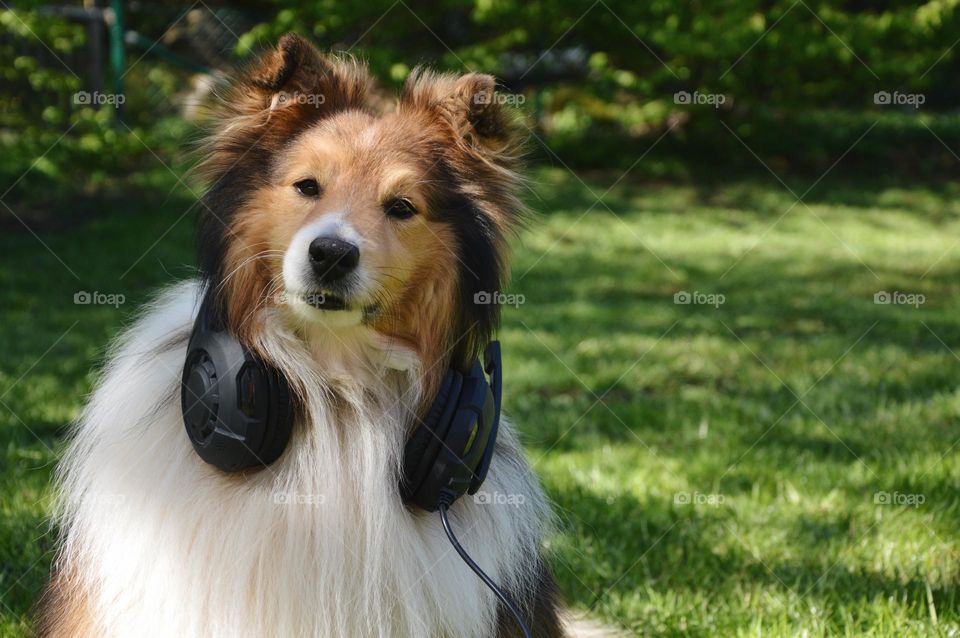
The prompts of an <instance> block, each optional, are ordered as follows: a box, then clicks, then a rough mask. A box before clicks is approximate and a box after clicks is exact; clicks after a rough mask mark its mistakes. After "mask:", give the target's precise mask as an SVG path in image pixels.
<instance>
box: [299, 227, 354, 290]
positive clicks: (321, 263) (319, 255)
mask: <svg viewBox="0 0 960 638" xmlns="http://www.w3.org/2000/svg"><path fill="white" fill-rule="evenodd" d="M359 262H360V249H359V248H357V247H356V245H354V244H351V243H350V242H348V241H343V240H341V239H334V238H332V237H317V238H316V239H314V240H313V241H312V242H310V265H312V266H313V272H314V273H315V274H316V275H317V278H318V279H319V280H320V281H326V282H333V281H337V280H338V279H343V278H344V277H345V276H346V275H347V274H349V273H350V271H351V270H353V269H354V268H356V267H357V264H358V263H359Z"/></svg>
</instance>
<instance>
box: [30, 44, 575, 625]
mask: <svg viewBox="0 0 960 638" xmlns="http://www.w3.org/2000/svg"><path fill="white" fill-rule="evenodd" d="M494 89H495V84H494V80H493V78H492V77H490V76H486V75H478V74H473V73H471V74H467V75H463V76H461V77H456V76H454V75H445V74H437V73H433V72H429V71H423V70H418V71H416V72H414V73H413V74H412V75H411V77H410V78H409V80H408V81H407V82H406V84H405V86H404V88H403V90H402V92H401V94H400V96H399V98H398V99H397V100H396V103H395V106H390V105H385V100H384V99H382V98H377V97H374V92H373V91H372V90H371V80H370V78H369V76H368V74H367V71H366V69H365V67H364V66H363V65H362V64H360V63H358V62H356V61H354V60H352V59H349V58H346V57H336V56H332V55H326V54H322V53H320V52H319V51H318V50H317V49H315V48H314V47H313V46H312V45H311V44H309V43H308V42H307V41H305V40H304V39H302V38H300V37H298V36H295V35H287V36H284V37H283V38H282V39H281V40H280V42H279V45H278V47H277V48H276V49H275V50H272V51H270V52H268V53H267V54H266V55H264V56H263V57H261V58H259V59H258V60H257V61H256V62H255V63H253V64H252V65H251V66H249V67H248V68H247V69H246V70H245V71H244V72H242V73H241V74H239V76H238V77H237V78H236V79H235V80H234V81H233V82H232V83H231V87H230V90H229V91H228V92H227V93H226V94H225V95H224V97H223V98H222V99H221V101H222V106H221V109H220V111H219V113H218V115H217V116H216V118H215V127H214V130H213V132H212V134H211V136H210V138H209V139H208V141H207V142H206V145H205V146H204V148H203V159H202V161H201V166H200V172H201V174H202V175H203V177H204V179H205V180H206V181H207V183H208V188H207V190H206V194H205V195H204V197H203V198H202V201H201V202H200V204H201V208H202V211H201V213H202V215H201V216H202V221H201V224H200V232H199V267H200V277H199V278H198V279H197V280H194V281H188V282H185V283H181V284H178V285H175V286H173V287H172V288H169V289H167V290H166V291H165V292H163V293H162V294H160V296H159V297H158V298H157V299H156V300H155V301H154V302H153V303H152V304H150V305H149V307H148V308H147V309H146V311H145V312H144V313H143V315H142V317H140V319H139V320H138V321H137V322H136V323H135V324H134V325H133V326H132V327H131V328H130V329H128V330H127V331H126V332H125V334H124V335H123V336H122V337H121V338H119V340H118V342H117V343H116V344H115V345H114V346H113V348H112V350H111V352H110V355H109V358H108V362H107V365H106V367H105V370H104V372H103V374H102V378H101V379H100V381H99V383H98V385H97V388H96V390H95V392H94V393H93V396H92V398H91V399H90V401H89V403H88V405H87V406H86V408H85V409H84V410H83V413H82V415H81V417H80V419H79V421H78V423H77V424H76V426H75V427H74V429H73V432H72V436H71V438H70V442H69V445H68V448H67V450H66V454H65V457H64V459H63V461H62V462H61V464H60V466H59V471H58V478H57V486H58V499H57V500H58V502H59V506H58V510H57V514H56V522H57V523H58V524H59V527H60V531H61V537H62V538H61V542H60V545H59V552H58V556H57V559H56V561H55V563H54V566H53V569H52V572H51V573H52V575H51V578H50V581H49V583H48V586H47V590H46V592H45V594H44V596H43V597H42V600H41V605H40V607H41V614H40V620H39V633H40V634H41V635H45V636H70V637H74V638H76V637H85V636H138V637H139V636H230V637H233V636H258V637H259V636H283V637H287V636H414V637H420V636H477V637H479V636H485V637H488V636H501V637H505V636H514V635H519V634H518V632H519V630H518V628H517V626H516V625H515V624H514V622H513V620H512V619H511V618H510V617H509V616H508V615H507V614H506V613H505V609H504V608H503V607H502V606H500V604H499V603H498V601H497V599H496V598H495V597H494V595H493V594H492V593H491V592H490V591H489V590H488V589H486V587H485V586H484V584H483V583H482V582H481V581H480V580H479V579H478V578H477V577H475V575H474V574H473V573H472V572H471V571H470V570H469V569H468V567H467V566H466V565H465V564H463V562H461V560H460V557H458V556H457V554H456V552H454V551H453V549H452V548H451V546H450V545H449V544H448V542H447V539H446V538H445V537H444V532H443V529H442V528H441V523H440V520H438V518H437V516H436V515H433V514H429V513H427V512H424V511H418V510H415V509H411V508H409V507H407V506H405V505H404V503H403V502H402V500H401V498H400V495H399V493H398V483H399V474H400V465H401V455H402V451H403V448H404V443H405V439H406V437H407V436H408V435H409V432H410V428H411V423H412V422H413V421H414V420H415V419H414V418H412V417H411V415H414V416H415V415H418V414H422V413H423V411H424V409H425V406H428V405H429V404H430V402H431V401H432V399H433V397H434V394H435V393H436V391H437V388H438V384H439V382H440V379H441V378H442V376H443V373H444V371H445V370H446V369H448V368H451V367H453V368H456V367H458V366H465V365H467V363H468V362H470V361H472V360H473V359H474V358H475V357H477V355H478V353H479V351H480V349H481V348H482V347H483V346H484V344H486V343H487V342H488V340H489V339H490V336H491V332H492V331H493V330H494V329H495V327H496V324H497V320H498V307H497V305H496V304H483V303H475V296H476V295H479V294H480V293H488V294H489V293H492V292H494V291H498V290H500V288H501V286H502V284H503V282H504V279H505V275H506V272H507V255H506V249H507V245H506V242H507V238H508V237H509V235H510V232H511V230H512V229H514V228H515V227H516V226H517V224H518V222H519V217H520V214H521V210H522V206H521V203H520V201H519V200H518V197H517V188H518V183H519V177H518V173H517V172H516V171H517V167H518V153H517V148H518V142H519V140H520V136H519V132H518V125H519V123H518V122H517V120H516V119H515V117H514V115H513V114H512V113H511V112H510V110H509V109H508V108H507V107H506V106H505V105H503V104H501V103H500V102H501V100H497V99H495V98H496V95H495V92H494ZM318 239H319V240H322V241H321V242H320V244H319V246H320V247H321V249H320V250H317V246H318V244H317V240H318ZM331 255H332V256H331ZM317 262H319V263H320V264H321V265H323V268H322V269H320V268H318V267H317ZM208 293H209V294H211V295H213V297H212V298H213V299H215V300H216V304H217V308H218V310H219V312H221V313H222V316H223V317H224V319H225V322H226V324H227V325H228V326H229V329H230V331H231V332H232V333H233V334H234V335H235V336H236V337H237V338H238V339H239V340H241V342H242V343H244V344H245V345H246V346H248V347H249V348H250V349H252V350H253V351H255V352H256V353H257V355H258V356H260V357H262V358H263V359H264V360H265V361H269V362H270V364H271V365H272V366H275V367H276V368H277V369H278V370H279V371H281V372H282V373H283V375H284V376H285V377H286V378H287V379H288V380H289V383H290V386H291V389H292V392H293V393H294V394H295V398H296V403H297V405H298V406H299V412H298V416H297V417H296V419H295V421H294V425H293V434H292V436H291V440H290V442H289V444H288V446H287V447H286V450H285V452H284V453H283V455H282V456H281V457H280V458H279V459H278V460H277V461H276V462H274V463H273V464H271V465H269V466H267V467H264V468H261V469H259V470H256V471H245V472H240V473H225V472H222V471H220V470H218V469H216V468H214V467H213V466H211V465H207V464H206V463H204V462H203V461H202V460H201V459H200V458H199V457H198V455H197V454H196V453H195V452H194V450H193V449H192V448H191V444H190V442H189V440H188V438H187V436H186V435H185V433H184V426H183V420H182V414H181V407H180V402H179V388H180V375H181V371H182V369H183V365H184V355H185V351H186V347H187V340H188V337H189V334H190V331H191V326H192V325H193V322H194V317H195V315H196V313H197V312H198V305H199V301H200V299H201V297H203V296H204V295H206V294H208ZM483 489H484V490H485V491H486V493H488V494H496V495H517V496H518V498H516V499H513V500H510V499H504V498H490V499H476V498H474V497H467V496H465V497H463V498H461V499H459V500H458V501H457V502H456V503H454V505H453V506H452V508H451V510H450V515H451V520H452V521H453V524H454V525H455V526H456V528H457V529H458V530H459V531H460V535H461V537H462V541H463V545H464V546H465V548H466V549H467V551H468V552H469V553H470V554H471V555H472V556H473V558H474V559H475V560H476V562H477V563H478V564H479V565H481V566H482V567H483V569H485V570H486V572H487V573H488V574H489V575H490V576H491V577H492V578H493V579H494V580H495V581H496V582H498V583H499V584H500V585H501V586H502V587H503V588H504V589H505V590H506V591H507V592H508V593H509V596H510V597H512V599H513V600H514V601H515V602H516V604H517V606H518V607H519V608H520V609H521V610H522V613H523V615H524V616H525V617H526V621H527V623H528V624H529V625H530V626H531V627H532V628H533V631H534V633H535V634H536V635H538V636H558V635H561V634H562V633H563V631H564V630H563V623H562V622H561V620H559V619H558V615H559V614H558V604H557V601H556V597H555V589H554V585H553V580H552V577H551V575H550V572H549V570H548V568H547V566H546V563H545V561H544V558H543V556H542V553H541V540H542V537H543V535H544V533H545V529H546V526H547V522H548V521H549V518H550V513H549V508H548V506H547V504H546V501H545V499H544V496H543V494H542V493H541V491H540V487H539V486H538V483H537V480H536V479H535V477H534V475H533V474H532V472H531V470H530V468H529V467H528V465H527V462H526V461H525V460H524V456H523V454H522V452H521V450H520V447H519V445H518V443H517V439H516V437H515V435H514V433H513V431H512V429H511V427H510V425H509V423H504V424H503V425H502V426H501V428H500V434H499V439H498V443H497V447H496V451H495V454H494V456H493V462H492V465H491V467H490V471H489V475H488V477H487V479H486V483H485V484H484V486H483ZM505 501H507V503H506V504H505Z"/></svg>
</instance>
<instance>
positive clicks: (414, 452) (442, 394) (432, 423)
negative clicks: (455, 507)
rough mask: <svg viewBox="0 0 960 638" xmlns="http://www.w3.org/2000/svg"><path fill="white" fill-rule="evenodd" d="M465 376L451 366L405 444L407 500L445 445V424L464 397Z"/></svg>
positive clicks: (403, 479) (414, 493)
mask: <svg viewBox="0 0 960 638" xmlns="http://www.w3.org/2000/svg"><path fill="white" fill-rule="evenodd" d="M462 385H463V377H462V376H461V375H460V373H459V372H457V371H456V370H448V371H447V373H446V374H445V375H444V377H443V380H442V381H441V382H440V388H439V389H438V391H437V397H436V398H435V399H434V400H433V403H432V404H430V409H429V410H427V414H426V415H425V416H424V418H423V422H422V424H421V425H420V426H419V427H417V429H416V430H414V432H413V434H412V435H411V436H410V438H409V439H408V440H407V444H406V446H404V448H403V476H402V481H401V493H402V494H403V498H404V500H411V499H414V498H415V496H416V493H417V491H418V490H419V489H420V486H421V485H422V484H423V481H424V479H425V478H426V477H427V474H429V472H430V468H431V467H433V463H434V461H435V460H436V458H437V455H438V453H439V452H440V446H441V445H443V439H444V436H445V435H446V431H445V430H444V431H440V430H439V428H440V427H441V426H446V425H449V422H450V415H451V413H452V412H453V409H454V408H455V407H456V404H457V400H458V399H459V398H460V388H461V387H462Z"/></svg>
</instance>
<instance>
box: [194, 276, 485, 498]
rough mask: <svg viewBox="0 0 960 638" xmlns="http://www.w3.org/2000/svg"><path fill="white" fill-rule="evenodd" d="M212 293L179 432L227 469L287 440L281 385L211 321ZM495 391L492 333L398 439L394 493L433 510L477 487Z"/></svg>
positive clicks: (265, 457)
mask: <svg viewBox="0 0 960 638" xmlns="http://www.w3.org/2000/svg"><path fill="white" fill-rule="evenodd" d="M210 299H211V295H207V297H206V299H204V302H203V303H202V304H201V307H200V311H199V313H198V314H197V319H196V321H195V322H194V325H193V333H192V334H191V335H190V342H189V344H188V346H187V357H186V362H185V363H184V366H183V377H182V379H181V387H180V406H181V409H182V410H183V422H184V425H185V426H186V429H187V435H188V436H189V437H190V442H191V443H193V447H194V449H195V450H196V451H197V454H199V455H200V458H202V459H203V460H204V461H206V462H207V463H210V464H212V465H215V466H216V467H218V468H220V469H221V470H224V471H226V472H237V471H240V470H244V469H247V468H250V467H256V466H260V465H268V464H270V463H272V462H273V461H275V460H277V458H279V457H280V455H281V454H282V453H283V450H284V448H285V447H286V445H287V441H288V440H289V439H290V432H291V429H292V426H293V420H294V419H293V414H294V409H293V405H292V398H291V393H290V388H289V385H288V383H287V380H286V379H285V378H284V377H283V375H282V374H281V373H280V372H279V371H278V370H276V369H275V368H273V367H271V366H270V365H268V364H267V363H266V362H264V361H262V360H261V359H259V358H258V357H257V356H256V355H254V354H253V352H251V351H250V350H249V349H248V348H247V347H246V346H244V345H243V344H241V343H240V342H239V341H238V340H237V339H236V337H234V336H233V335H231V334H230V333H229V332H228V331H227V330H226V329H224V328H223V327H221V326H219V325H216V324H218V323H219V322H218V321H215V320H214V319H213V316H214V315H213V313H212V312H211V311H212V309H213V308H212V305H211V304H212V302H211V300H210ZM484 372H486V375H489V378H490V381H489V383H488V382H487V376H486V375H485V374H484ZM501 392H502V378H501V373H500V344H499V342H497V341H491V342H490V344H489V345H488V346H487V348H486V351H485V352H484V366H483V367H481V365H480V362H479V361H477V360H474V361H473V363H472V364H471V365H470V368H469V369H468V370H467V371H466V373H461V372H460V371H458V370H453V369H451V370H448V371H447V373H446V374H445V375H444V377H443V381H442V382H441V384H440V389H439V391H438V392H437V396H436V398H435V399H434V401H433V404H432V405H431V406H430V409H429V410H428V411H427V414H426V416H425V417H424V419H423V421H422V422H421V423H420V425H419V426H418V427H417V428H416V429H415V430H414V432H413V434H412V435H411V437H410V439H409V440H408V441H407V444H406V447H405V448H404V456H403V472H402V477H401V481H400V492H401V495H402V497H403V499H404V501H405V502H406V503H408V504H410V505H416V506H417V507H420V508H422V509H424V510H427V511H428V512H433V511H436V510H437V509H438V507H439V506H440V504H441V503H444V504H446V505H449V504H450V503H452V502H453V501H454V500H456V499H457V498H459V497H460V496H462V495H463V494H464V493H470V494H474V493H475V492H476V491H477V490H478V489H479V488H480V485H481V483H483V479H484V478H485V477H486V475H487V470H488V469H489V468H490V460H491V458H492V457H493V448H494V444H495V443H496V440H497V429H498V428H499V426H500V397H501Z"/></svg>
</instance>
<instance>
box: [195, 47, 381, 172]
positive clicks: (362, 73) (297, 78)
mask: <svg viewBox="0 0 960 638" xmlns="http://www.w3.org/2000/svg"><path fill="white" fill-rule="evenodd" d="M371 84H372V80H371V78H370V75H369V73H368V72H367V69H366V66H365V65H363V64H361V63H360V62H357V61H356V60H355V59H353V58H351V57H349V56H335V55H327V54H324V53H321V52H320V51H318V50H317V48H316V47H314V46H313V45H312V44H310V42H308V41H307V40H306V39H304V38H303V37H301V36H299V35H296V34H294V33H288V34H286V35H284V36H283V37H281V38H280V41H279V42H278V43H277V46H276V48H274V49H272V50H270V51H268V52H267V53H265V54H264V55H262V56H260V57H259V58H257V59H256V60H254V61H253V62H252V63H251V64H250V65H249V66H247V67H246V69H244V70H243V71H241V72H240V73H239V74H238V75H237V76H236V77H235V78H234V80H233V81H232V83H231V86H230V89H229V91H228V92H227V93H226V95H225V97H224V99H222V100H221V101H220V105H219V106H220V108H219V110H218V111H217V112H216V113H215V114H214V116H213V123H214V130H213V131H212V134H211V135H210V136H209V137H208V139H207V142H206V144H204V145H203V147H202V148H201V149H200V151H201V153H202V155H203V159H202V161H201V164H200V166H199V167H198V168H199V170H200V173H201V175H202V176H203V177H205V178H206V180H207V182H208V183H211V184H213V183H216V182H218V181H219V180H220V179H221V178H222V177H224V176H225V175H226V173H227V172H230V171H232V170H234V169H235V168H236V167H237V165H238V164H240V163H241V162H243V163H244V164H251V163H255V164H257V165H258V166H259V167H260V168H261V169H262V167H263V166H266V165H267V164H268V163H269V159H270V157H271V156H272V155H273V154H274V153H276V152H277V151H279V150H280V149H281V148H283V146H284V145H285V144H286V143H287V142H289V141H290V139H291V138H292V137H294V136H295V135H297V134H298V133H300V132H301V131H303V130H304V129H306V128H309V127H310V126H312V125H313V124H315V123H316V122H318V121H320V120H322V119H324V118H326V117H330V116H331V115H333V114H335V113H337V112H339V111H344V110H348V109H366V108H367V92H368V89H369V88H370V86H371Z"/></svg>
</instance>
